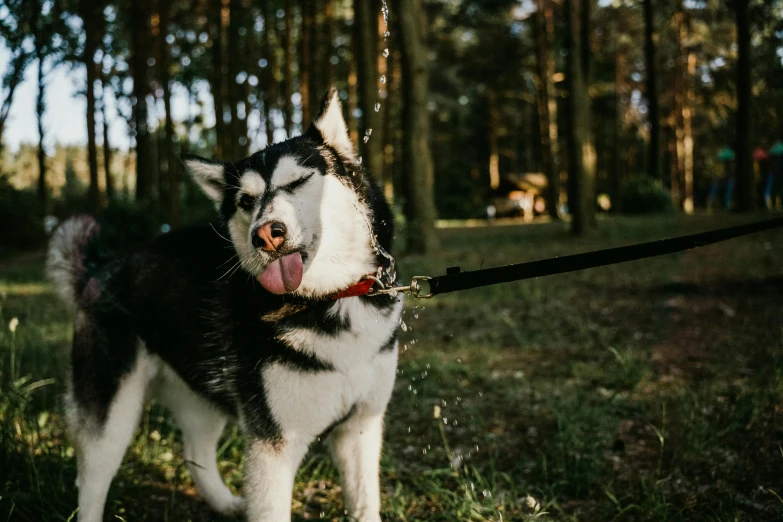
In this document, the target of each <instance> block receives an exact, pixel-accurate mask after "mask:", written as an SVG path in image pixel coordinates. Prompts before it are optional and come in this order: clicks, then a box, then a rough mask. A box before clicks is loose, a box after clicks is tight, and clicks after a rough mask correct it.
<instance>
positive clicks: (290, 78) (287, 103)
mask: <svg viewBox="0 0 783 522" xmlns="http://www.w3.org/2000/svg"><path fill="white" fill-rule="evenodd" d="M291 4H292V2H291V0H285V1H284V9H285V16H284V17H283V23H284V24H285V34H284V35H283V96H284V99H283V111H284V112H285V125H286V133H287V136H288V137H289V138H290V137H291V136H293V133H294V104H293V102H292V101H291V97H292V96H293V95H294V75H293V70H292V68H293V57H292V56H291V46H292V45H293V34H291V31H292V26H293V17H294V13H293V11H292V9H291Z"/></svg>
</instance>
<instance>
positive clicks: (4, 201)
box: [0, 176, 45, 248]
mask: <svg viewBox="0 0 783 522" xmlns="http://www.w3.org/2000/svg"><path fill="white" fill-rule="evenodd" d="M43 217H44V216H43V209H42V207H41V203H40V201H39V199H38V197H37V196H36V194H35V192H34V191H32V190H29V189H26V190H18V189H16V188H14V187H13V186H12V185H11V184H10V183H8V179H7V178H6V177H5V176H0V223H2V225H1V226H0V247H16V248H30V247H35V246H39V245H40V244H41V243H42V242H43V240H44V239H45V234H44V228H43Z"/></svg>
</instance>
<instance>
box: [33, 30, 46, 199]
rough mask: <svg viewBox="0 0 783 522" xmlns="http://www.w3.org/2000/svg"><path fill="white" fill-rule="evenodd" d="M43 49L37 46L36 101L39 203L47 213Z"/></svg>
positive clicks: (44, 58)
mask: <svg viewBox="0 0 783 522" xmlns="http://www.w3.org/2000/svg"><path fill="white" fill-rule="evenodd" d="M41 49H43V46H40V45H39V46H36V50H37V51H38V97H37V98H36V100H35V113H36V119H37V122H38V201H39V202H40V203H41V209H42V210H43V211H44V212H46V210H47V208H46V207H47V205H48V203H49V189H48V187H47V186H46V151H45V150H44V138H45V137H46V129H45V128H44V124H43V117H44V112H45V111H46V99H45V94H46V81H45V80H46V78H45V76H44V65H45V61H46V57H45V55H44V53H43V52H41Z"/></svg>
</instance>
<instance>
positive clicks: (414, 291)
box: [365, 276, 432, 299]
mask: <svg viewBox="0 0 783 522" xmlns="http://www.w3.org/2000/svg"><path fill="white" fill-rule="evenodd" d="M365 279H372V280H373V281H375V285H376V286H377V288H376V287H375V286H374V287H373V288H372V290H370V292H369V293H368V294H367V295H389V296H391V297H396V296H397V294H406V293H407V294H410V295H412V296H413V297H415V298H416V299H429V298H430V297H432V291H431V290H430V283H429V280H430V279H432V278H431V277H427V276H414V277H413V279H411V284H409V285H407V286H390V287H388V288H387V287H386V286H385V285H384V284H383V282H382V281H381V280H380V279H378V278H377V277H374V276H366V277H365Z"/></svg>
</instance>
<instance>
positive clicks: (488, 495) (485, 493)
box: [481, 489, 492, 498]
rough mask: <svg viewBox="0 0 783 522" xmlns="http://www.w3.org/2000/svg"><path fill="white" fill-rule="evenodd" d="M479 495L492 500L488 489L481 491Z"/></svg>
mask: <svg viewBox="0 0 783 522" xmlns="http://www.w3.org/2000/svg"><path fill="white" fill-rule="evenodd" d="M481 494H482V495H484V498H492V492H491V491H490V490H488V489H485V490H484V491H482V492H481Z"/></svg>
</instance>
